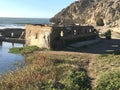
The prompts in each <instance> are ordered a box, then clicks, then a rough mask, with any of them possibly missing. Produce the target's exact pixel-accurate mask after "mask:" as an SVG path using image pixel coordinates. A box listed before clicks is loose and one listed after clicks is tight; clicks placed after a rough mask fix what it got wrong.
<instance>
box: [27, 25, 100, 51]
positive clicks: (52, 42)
mask: <svg viewBox="0 0 120 90" xmlns="http://www.w3.org/2000/svg"><path fill="white" fill-rule="evenodd" d="M97 36H98V33H97V32H96V30H95V29H94V27H93V26H79V25H78V26H77V25H71V26H50V25H26V36H25V38H26V45H36V46H38V47H41V48H49V49H50V48H52V49H62V48H63V47H64V45H65V44H67V43H73V42H76V41H81V40H82V41H83V40H88V39H94V38H96V37H97Z"/></svg>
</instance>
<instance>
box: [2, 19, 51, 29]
mask: <svg viewBox="0 0 120 90" xmlns="http://www.w3.org/2000/svg"><path fill="white" fill-rule="evenodd" d="M25 24H50V21H49V19H48V18H0V29H5V28H25Z"/></svg>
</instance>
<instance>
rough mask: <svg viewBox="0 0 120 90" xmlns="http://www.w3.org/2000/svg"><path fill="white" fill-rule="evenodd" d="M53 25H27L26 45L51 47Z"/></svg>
mask: <svg viewBox="0 0 120 90" xmlns="http://www.w3.org/2000/svg"><path fill="white" fill-rule="evenodd" d="M51 29H52V27H50V26H41V25H26V36H25V39H26V45H28V46H29V45H36V46H38V47H40V48H50V46H49V43H50V41H49V40H50V33H51Z"/></svg>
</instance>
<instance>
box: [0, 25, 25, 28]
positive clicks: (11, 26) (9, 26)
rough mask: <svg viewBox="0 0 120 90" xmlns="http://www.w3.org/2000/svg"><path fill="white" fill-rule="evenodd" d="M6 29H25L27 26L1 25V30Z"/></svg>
mask: <svg viewBox="0 0 120 90" xmlns="http://www.w3.org/2000/svg"><path fill="white" fill-rule="evenodd" d="M6 28H20V29H25V25H23V24H0V29H6Z"/></svg>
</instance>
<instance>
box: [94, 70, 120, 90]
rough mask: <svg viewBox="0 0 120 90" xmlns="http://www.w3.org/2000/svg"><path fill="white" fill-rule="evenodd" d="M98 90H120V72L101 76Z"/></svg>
mask: <svg viewBox="0 0 120 90" xmlns="http://www.w3.org/2000/svg"><path fill="white" fill-rule="evenodd" d="M96 90H120V71H118V72H107V73H104V74H103V75H101V76H100V78H99V79H98V84H97V87H96Z"/></svg>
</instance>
